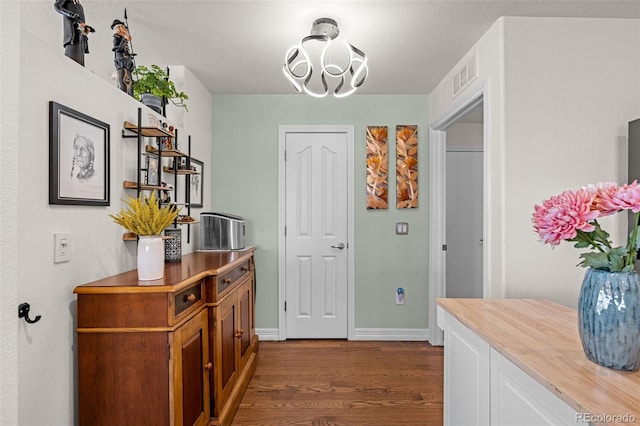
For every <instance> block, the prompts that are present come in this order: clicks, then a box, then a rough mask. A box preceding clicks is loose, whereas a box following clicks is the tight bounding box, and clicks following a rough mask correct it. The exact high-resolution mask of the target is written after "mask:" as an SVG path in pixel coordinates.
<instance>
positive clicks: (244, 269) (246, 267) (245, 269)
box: [240, 266, 249, 272]
mask: <svg viewBox="0 0 640 426" xmlns="http://www.w3.org/2000/svg"><path fill="white" fill-rule="evenodd" d="M240 269H241V270H243V271H244V272H247V271H248V270H249V267H248V266H243V267H242V268H240Z"/></svg>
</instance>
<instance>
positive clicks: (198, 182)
mask: <svg viewBox="0 0 640 426" xmlns="http://www.w3.org/2000/svg"><path fill="white" fill-rule="evenodd" d="M191 167H193V168H194V169H195V173H194V174H191V175H189V206H190V207H202V206H203V201H204V194H203V192H202V191H203V189H204V182H203V181H204V179H203V177H204V163H203V162H202V161H200V160H196V159H195V158H191Z"/></svg>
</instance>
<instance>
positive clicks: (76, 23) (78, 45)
mask: <svg viewBox="0 0 640 426" xmlns="http://www.w3.org/2000/svg"><path fill="white" fill-rule="evenodd" d="M53 8H54V9H55V10H56V12H58V13H60V14H62V16H63V17H64V19H63V21H62V24H63V28H64V35H63V43H62V45H63V46H64V54H65V55H67V56H68V57H70V58H71V59H73V60H74V61H76V62H77V63H79V64H80V65H82V66H84V54H85V53H89V44H88V38H87V35H88V34H89V33H93V32H95V30H94V29H93V27H91V26H90V25H88V24H87V23H86V22H85V21H84V9H83V8H82V5H81V4H80V0H56V2H55V3H54V5H53Z"/></svg>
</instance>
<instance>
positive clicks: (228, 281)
mask: <svg viewBox="0 0 640 426" xmlns="http://www.w3.org/2000/svg"><path fill="white" fill-rule="evenodd" d="M223 283H225V284H231V278H225V279H224V281H223Z"/></svg>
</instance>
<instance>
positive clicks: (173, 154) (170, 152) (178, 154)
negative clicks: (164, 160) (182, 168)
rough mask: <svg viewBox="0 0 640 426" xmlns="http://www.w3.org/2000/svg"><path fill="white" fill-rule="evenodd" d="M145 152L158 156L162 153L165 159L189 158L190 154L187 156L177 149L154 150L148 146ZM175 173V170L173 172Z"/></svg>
mask: <svg viewBox="0 0 640 426" xmlns="http://www.w3.org/2000/svg"><path fill="white" fill-rule="evenodd" d="M145 152H147V153H150V154H156V155H159V154H160V153H162V156H163V157H188V156H189V154H186V153H184V152H182V151H178V150H177V149H163V150H159V149H158V148H154V147H152V146H149V145H147V146H146V147H145ZM171 171H172V172H173V170H171Z"/></svg>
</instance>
